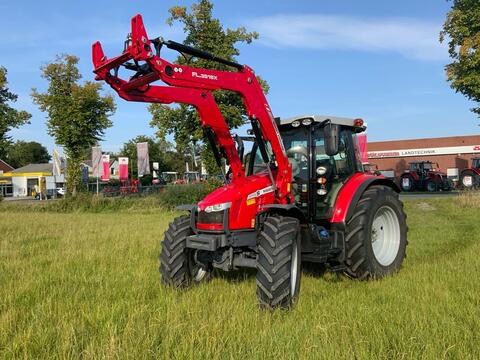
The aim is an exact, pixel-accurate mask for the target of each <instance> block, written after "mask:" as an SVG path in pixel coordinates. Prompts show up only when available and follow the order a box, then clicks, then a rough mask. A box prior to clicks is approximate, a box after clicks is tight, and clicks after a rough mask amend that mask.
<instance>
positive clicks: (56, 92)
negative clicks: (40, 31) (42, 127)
mask: <svg viewBox="0 0 480 360" xmlns="http://www.w3.org/2000/svg"><path fill="white" fill-rule="evenodd" d="M78 60H79V59H78V58H77V57H76V56H72V55H62V56H57V58H56V60H55V61H54V62H52V63H50V64H47V65H45V66H43V67H42V68H41V71H42V77H43V78H45V79H47V81H48V83H49V86H48V89H47V91H46V92H44V93H39V92H38V91H37V90H36V89H33V92H32V97H33V100H34V102H35V103H36V104H37V105H38V107H39V108H40V110H41V111H44V112H47V114H48V121H47V129H48V133H49V135H51V136H53V137H54V138H55V141H56V143H57V144H59V145H61V146H63V149H64V151H65V155H66V156H67V179H66V182H67V189H68V191H69V192H71V193H72V194H73V195H75V194H76V191H77V187H78V185H79V184H80V181H81V162H82V160H84V156H85V153H86V152H88V150H89V148H90V147H91V146H93V145H95V144H97V143H98V142H99V141H100V140H101V139H102V136H103V135H104V132H105V129H107V128H108V127H110V126H111V125H112V123H111V121H110V120H109V116H111V115H112V114H113V113H114V112H115V103H114V100H113V97H112V96H102V95H101V94H100V91H101V90H102V86H101V85H100V84H99V83H93V82H91V81H86V82H84V84H83V85H81V84H79V83H78V81H79V80H80V79H81V75H80V72H79V71H78V68H77V64H78Z"/></svg>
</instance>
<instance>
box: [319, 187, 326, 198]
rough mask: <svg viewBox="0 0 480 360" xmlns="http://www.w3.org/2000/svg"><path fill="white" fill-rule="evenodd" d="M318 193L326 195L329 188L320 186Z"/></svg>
mask: <svg viewBox="0 0 480 360" xmlns="http://www.w3.org/2000/svg"><path fill="white" fill-rule="evenodd" d="M317 194H318V195H320V196H322V195H326V194H327V189H325V188H320V189H318V190H317Z"/></svg>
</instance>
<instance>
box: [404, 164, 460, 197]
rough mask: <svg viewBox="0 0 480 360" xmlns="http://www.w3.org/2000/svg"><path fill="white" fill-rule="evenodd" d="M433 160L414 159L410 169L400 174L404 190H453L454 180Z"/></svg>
mask: <svg viewBox="0 0 480 360" xmlns="http://www.w3.org/2000/svg"><path fill="white" fill-rule="evenodd" d="M435 165H436V164H434V163H432V162H431V161H414V162H411V163H410V164H409V166H410V169H409V170H407V171H406V172H404V173H403V174H402V175H401V176H400V187H401V189H402V190H403V191H429V192H435V191H451V190H452V189H453V183H452V181H451V180H450V179H449V178H448V177H447V174H445V173H443V172H441V171H439V170H438V165H436V167H435Z"/></svg>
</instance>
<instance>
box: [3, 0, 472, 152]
mask: <svg viewBox="0 0 480 360" xmlns="http://www.w3.org/2000/svg"><path fill="white" fill-rule="evenodd" d="M213 2H214V4H215V8H214V14H215V16H216V17H219V18H220V19H221V21H222V22H223V23H224V24H225V26H227V27H238V26H246V27H247V29H248V30H256V31H258V32H259V33H260V39H259V40H258V41H256V42H254V43H253V44H251V45H245V46H242V47H241V52H242V53H241V56H240V57H239V58H238V61H239V62H241V63H244V64H248V65H249V66H251V67H252V68H253V69H255V71H256V72H257V73H258V74H260V75H261V76H262V77H263V78H264V79H266V80H267V81H268V82H269V84H270V93H269V94H268V96H267V97H268V100H269V102H270V105H271V108H272V110H273V112H274V114H275V116H282V117H288V116H293V115H297V114H310V113H316V114H330V115H339V116H351V117H362V118H363V119H365V120H366V121H367V123H368V125H369V132H368V133H369V138H370V140H389V139H404V138H421V137H435V136H450V135H467V134H477V133H478V132H479V130H480V128H479V127H478V126H477V124H478V120H477V119H476V117H475V115H474V114H473V113H471V112H470V111H469V108H470V107H472V103H470V102H468V101H467V100H465V99H464V97H463V96H462V95H460V94H456V93H455V92H454V91H453V90H452V89H450V87H449V86H448V84H447V83H446V81H445V74H444V66H445V64H446V63H448V61H449V59H448V55H447V50H446V47H445V45H440V44H439V43H438V33H439V31H440V29H441V25H442V23H443V21H444V18H445V14H446V13H447V11H448V9H449V6H450V3H448V2H446V1H438V0H422V1H418V0H405V1H401V2H390V1H384V0H383V1H381V0H375V1H373V0H365V1H357V0H339V1H328V2H327V1H308V0H296V1H293V0H289V1H287V0H284V1H278V0H277V1H274V0H268V1H261V2H260V1H251V0H243V1H240V2H238V1H235V2H233V1H213ZM189 4H191V1H183V2H182V1H178V0H177V1H173V0H162V1H143V2H139V1H128V2H127V1H123V2H120V1H118V0H117V1H110V0H103V1H97V2H93V1H64V0H63V1H53V0H43V1H32V0H28V1H25V0H24V1H16V2H15V1H2V2H1V3H0V13H2V14H3V16H2V25H3V27H2V28H3V29H4V32H3V34H2V36H1V37H0V48H1V49H2V50H1V51H0V65H3V66H5V67H6V68H7V70H8V80H9V86H10V89H11V90H12V91H13V92H15V93H17V94H18V95H19V100H18V102H17V103H16V104H15V107H17V108H19V109H24V110H27V111H29V112H31V113H32V115H33V116H32V122H31V124H30V125H26V126H23V127H22V128H20V129H18V130H13V131H12V132H11V135H12V136H13V137H14V138H15V139H22V140H34V141H39V142H41V143H42V144H44V145H46V146H47V147H48V148H49V150H51V149H52V147H53V139H52V138H51V137H49V136H48V135H47V133H46V126H45V121H46V119H45V114H43V113H41V112H40V111H39V110H38V109H37V108H36V106H35V105H34V104H33V103H32V101H31V98H30V92H31V88H32V87H36V88H38V89H39V90H44V89H45V87H46V83H45V81H44V80H43V79H42V78H41V76H40V70H39V68H40V66H41V65H42V64H45V63H46V62H49V61H51V60H53V59H54V58H55V55H56V54H61V53H69V54H74V55H77V56H79V57H80V64H79V66H80V70H81V73H82V75H83V79H85V80H92V79H93V74H92V65H91V62H90V58H91V55H90V50H91V43H92V42H94V41H96V40H101V41H102V43H103V44H104V49H105V52H106V54H107V56H115V55H118V54H120V52H121V49H122V46H123V40H124V38H125V35H126V33H127V32H128V31H129V24H130V18H131V17H132V16H133V15H135V14H136V13H141V14H142V15H143V18H144V22H145V25H146V28H147V32H148V34H149V36H150V37H154V36H158V35H161V36H163V37H164V38H167V39H172V40H177V41H181V40H182V39H183V36H184V35H183V32H182V28H181V27H180V26H178V25H177V26H174V27H173V28H170V27H168V26H167V25H166V24H165V20H166V18H167V16H168V13H167V10H168V8H170V7H171V6H174V5H189ZM6 29H8V30H6ZM106 90H108V89H106ZM116 101H117V106H118V108H117V112H116V114H115V115H114V116H113V117H112V120H113V122H114V125H113V127H112V128H110V129H108V130H107V132H106V136H105V140H104V142H103V143H102V146H103V148H104V150H107V151H116V150H118V149H119V148H120V146H121V145H122V144H123V143H124V142H125V141H127V140H128V139H131V138H132V137H134V136H136V135H141V134H147V135H151V134H153V133H154V129H152V128H150V127H149V125H148V124H149V121H150V114H149V113H148V111H147V110H146V105H145V104H138V103H130V102H125V101H123V100H121V99H119V98H118V97H117V96H116Z"/></svg>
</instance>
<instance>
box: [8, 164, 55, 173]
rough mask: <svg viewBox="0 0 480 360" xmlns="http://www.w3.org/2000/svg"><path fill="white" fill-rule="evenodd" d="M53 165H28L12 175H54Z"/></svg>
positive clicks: (16, 170)
mask: <svg viewBox="0 0 480 360" xmlns="http://www.w3.org/2000/svg"><path fill="white" fill-rule="evenodd" d="M52 172H53V164H50V163H47V164H28V165H26V166H23V167H21V168H18V169H15V170H13V171H12V172H11V173H12V174H25V173H52Z"/></svg>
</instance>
